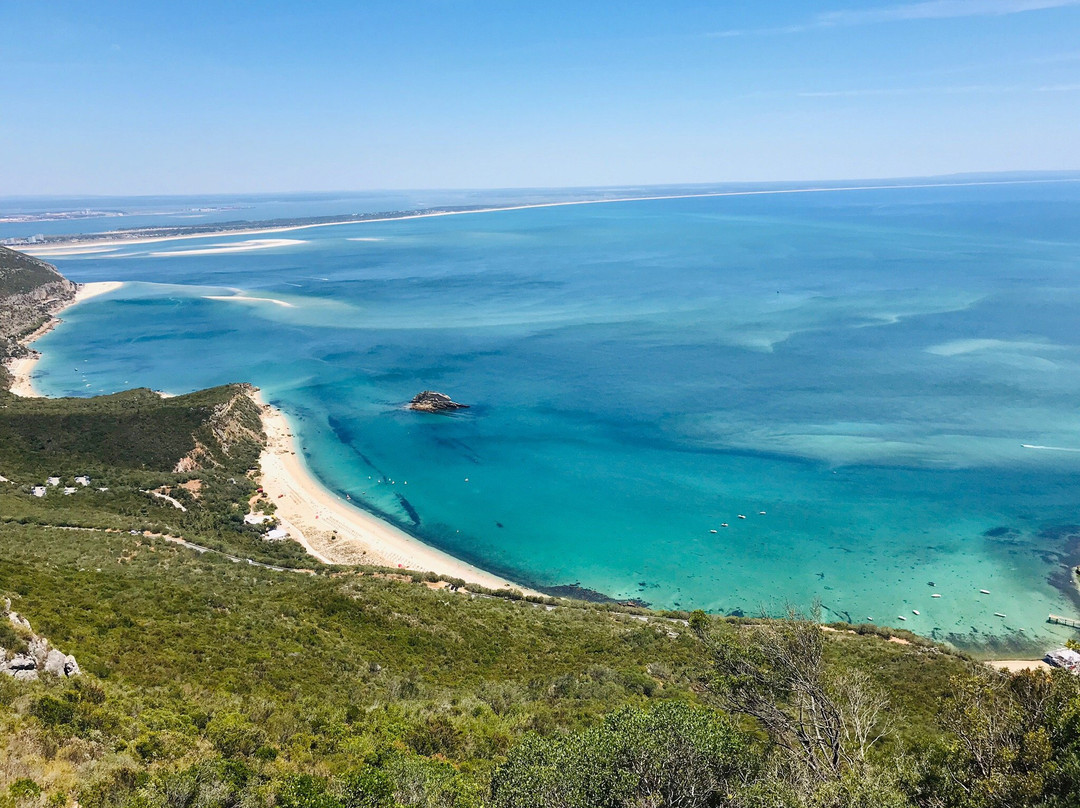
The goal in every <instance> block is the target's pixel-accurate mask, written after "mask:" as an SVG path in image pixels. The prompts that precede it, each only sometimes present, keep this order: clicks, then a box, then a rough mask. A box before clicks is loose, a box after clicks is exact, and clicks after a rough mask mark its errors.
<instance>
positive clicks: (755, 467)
mask: <svg viewBox="0 0 1080 808" xmlns="http://www.w3.org/2000/svg"><path fill="white" fill-rule="evenodd" d="M275 237H281V238H290V239H297V240H300V243H296V244H290V245H287V246H283V247H279V248H274V249H265V250H251V251H246V252H230V253H211V254H206V253H205V250H206V249H207V248H208V246H209V245H219V244H230V243H233V244H235V243H237V242H244V241H247V240H249V239H251V238H275ZM192 250H199V251H200V252H199V253H189V252H188V251H192ZM50 260H54V261H55V263H56V264H57V265H58V266H59V267H60V269H61V271H63V272H64V273H65V274H67V275H68V276H69V277H71V278H72V279H74V280H77V281H98V280H121V281H126V282H128V283H127V284H126V285H125V286H124V287H123V288H122V289H121V290H119V291H117V292H114V293H111V294H109V295H107V296H102V297H99V298H95V299H92V300H90V301H88V302H87V303H85V304H83V305H80V306H78V307H75V308H73V309H71V310H69V311H68V312H67V313H65V315H64V320H65V322H64V323H63V325H62V326H61V327H59V328H57V329H56V330H55V331H53V332H52V333H51V334H49V335H47V336H46V337H45V338H43V339H42V340H41V341H40V343H39V344H38V347H39V348H40V349H41V350H42V352H43V354H44V358H43V360H42V362H41V363H40V364H39V366H38V376H37V379H36V383H37V385H38V386H39V388H40V389H41V390H42V391H43V392H45V393H47V394H50V395H90V394H96V393H99V392H108V391H114V390H120V389H125V388H128V387H132V386H137V385H138V386H143V385H144V386H150V387H154V388H157V389H163V390H167V391H171V392H177V393H179V392H183V391H186V390H191V389H195V388H199V387H205V386H207V385H212V384H218V383H223V382H229V381H251V382H253V383H254V384H256V385H258V386H260V387H262V388H263V389H264V391H265V393H266V395H267V398H268V399H269V400H270V401H272V402H274V403H276V404H278V405H279V406H281V407H282V408H283V409H284V410H285V411H286V412H287V413H288V414H289V416H290V417H291V419H292V421H293V423H294V425H295V427H296V429H297V430H298V434H299V435H300V437H301V442H302V445H303V447H304V453H305V456H306V458H307V461H308V463H309V465H310V466H311V468H312V470H313V471H314V472H315V473H316V474H317V475H318V476H319V477H320V478H321V479H322V480H323V481H324V482H325V483H326V484H327V485H328V486H329V487H330V488H332V489H334V490H336V491H339V492H342V493H346V492H347V493H349V494H350V495H351V497H352V498H353V500H354V501H359V502H363V503H365V504H366V506H367V507H368V508H369V509H371V510H373V511H375V512H377V513H379V514H381V515H383V516H385V517H386V518H388V519H391V520H393V521H395V522H396V523H398V524H399V525H401V526H402V527H404V528H405V529H406V530H408V531H409V532H411V533H413V534H414V535H417V536H419V537H421V538H422V539H424V540H425V541H428V542H429V543H431V544H434V545H437V546H438V547H440V548H442V549H444V550H446V551H448V552H450V553H452V554H454V555H457V556H460V557H463V558H466V559H468V560H470V561H472V562H474V563H476V564H478V565H480V566H482V567H486V568H489V569H492V570H495V571H498V572H501V573H504V574H507V575H509V576H511V577H512V578H514V579H516V580H518V581H521V582H523V583H529V584H534V585H538V586H557V585H564V584H579V585H580V586H582V587H586V588H590V589H594V590H597V591H600V592H603V593H605V594H607V595H611V596H614V597H619V598H640V599H642V600H645V601H648V602H649V603H651V604H653V605H655V606H661V607H682V608H697V607H700V608H705V609H709V610H714V611H719V612H725V613H730V612H739V611H741V612H744V613H747V614H753V613H757V612H759V611H761V610H762V609H764V610H766V611H769V612H778V611H782V610H783V609H784V608H785V605H786V604H789V603H790V604H794V605H797V606H802V607H807V606H808V605H809V604H810V603H812V602H813V600H814V599H816V598H817V599H820V600H821V602H822V604H823V606H824V608H825V610H826V616H827V617H832V618H834V619H851V620H853V621H855V622H862V621H864V620H866V619H867V618H869V617H872V618H873V619H874V621H875V622H878V623H882V624H891V625H899V626H903V627H905V628H908V629H911V630H914V631H918V632H920V633H923V634H927V635H932V636H935V637H938V638H940V639H948V640H951V641H953V642H956V643H958V644H962V645H966V646H980V645H985V644H988V643H989V644H995V643H996V644H999V645H1001V644H1010V643H1011V644H1013V645H1015V646H1016V647H1017V648H1020V647H1021V646H1024V645H1025V644H1030V645H1031V646H1032V647H1035V646H1039V647H1041V646H1043V645H1048V644H1052V643H1056V642H1060V641H1061V640H1062V639H1063V638H1064V637H1066V636H1069V632H1068V631H1067V630H1065V629H1060V628H1056V627H1053V626H1050V625H1047V624H1046V616H1047V613H1048V612H1054V613H1061V614H1069V615H1074V616H1075V615H1076V613H1077V608H1078V607H1077V603H1076V601H1077V598H1076V590H1075V588H1074V587H1073V586H1072V585H1071V584H1070V583H1069V579H1068V571H1067V569H1066V568H1065V567H1064V565H1065V564H1067V563H1069V562H1070V561H1071V562H1072V563H1077V560H1078V559H1077V558H1076V556H1077V555H1078V550H1080V527H1073V526H1074V525H1078V524H1080V475H1078V472H1080V413H1078V407H1077V403H1078V401H1080V372H1078V371H1080V320H1078V314H1080V184H1078V183H1075V182H1073V183H1068V182H1062V183H1046V184H1036V185H1002V186H984V187H971V188H956V187H954V188H924V189H905V190H897V189H893V190H873V191H851V192H844V191H836V192H829V193H817V194H786V195H765V196H739V197H724V198H708V199H679V200H657V201H635V202H628V203H613V204H600V205H581V206H570V207H549V208H539V209H531V210H518V211H500V212H494V213H482V214H468V215H460V216H446V217H437V218H427V219H414V220H406V221H396V222H377V223H375V222H373V223H365V224H359V225H345V226H335V227H325V228H315V229H307V230H298V231H293V232H289V233H281V234H274V235H272V236H270V235H267V236H230V237H215V238H210V239H206V238H203V239H198V240H182V241H169V242H160V243H151V244H141V245H129V246H127V247H123V248H120V249H117V250H115V251H113V252H110V253H93V254H86V255H81V256H70V257H65V258H56V259H50ZM238 294H239V295H243V296H248V297H258V298H267V300H258V301H249V300H228V299H225V300H220V299H211V297H221V296H224V297H228V296H234V295H238ZM274 301H277V302H274ZM282 304H287V305H282ZM76 368H77V370H76ZM423 389H436V390H440V391H443V392H446V393H448V394H450V395H452V396H453V397H454V398H455V399H457V400H460V401H464V402H466V403H470V404H471V405H472V408H471V409H469V410H466V411H462V412H461V413H459V414H455V415H453V416H430V415H423V414H418V413H412V412H408V411H406V410H404V409H403V408H402V404H403V403H404V402H405V401H407V400H408V399H409V398H410V397H411V396H412V395H414V394H415V393H416V392H418V391H420V390H423ZM1024 444H1028V445H1033V446H1043V447H1054V448H1052V449H1036V448H1024V446H1023V445H1024ZM391 481H393V482H392V483H391ZM761 511H764V512H765V513H764V514H761V513H760V512H761ZM739 514H742V515H745V516H746V518H745V519H740V518H738V515H739ZM725 522H726V523H727V524H728V525H729V526H728V527H726V528H725V527H721V524H722V523H725ZM713 530H715V531H717V532H715V533H713V532H711V531H713ZM931 582H932V585H931ZM980 589H987V590H990V593H991V594H990V595H983V594H980V591H979V590H980ZM933 594H940V595H941V597H940V598H932V597H931V595H933ZM913 610H918V611H919V612H920V615H918V616H916V615H914V614H913ZM995 612H997V613H1001V614H1005V615H1006V617H1004V618H1002V617H997V616H995ZM901 615H903V616H904V617H906V618H907V620H906V621H901V620H900V619H899V617H900V616H901Z"/></svg>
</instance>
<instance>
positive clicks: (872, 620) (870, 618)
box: [866, 617, 874, 623]
mask: <svg viewBox="0 0 1080 808" xmlns="http://www.w3.org/2000/svg"><path fill="white" fill-rule="evenodd" d="M866 619H867V620H869V621H870V622H871V623H873V622H874V618H872V617H868V618H866Z"/></svg>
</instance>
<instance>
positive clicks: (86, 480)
mask: <svg viewBox="0 0 1080 808" xmlns="http://www.w3.org/2000/svg"><path fill="white" fill-rule="evenodd" d="M75 482H77V483H78V484H79V485H81V486H83V487H84V488H85V487H86V486H88V485H90V478H89V477H87V476H86V475H85V474H80V475H79V476H78V477H76V478H75Z"/></svg>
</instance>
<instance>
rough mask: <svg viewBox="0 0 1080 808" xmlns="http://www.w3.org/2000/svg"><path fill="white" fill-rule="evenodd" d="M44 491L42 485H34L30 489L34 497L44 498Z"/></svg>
mask: <svg viewBox="0 0 1080 808" xmlns="http://www.w3.org/2000/svg"><path fill="white" fill-rule="evenodd" d="M45 491H46V488H45V486H43V485H35V486H34V487H33V488H31V489H30V493H31V494H32V495H33V496H35V497H43V496H45Z"/></svg>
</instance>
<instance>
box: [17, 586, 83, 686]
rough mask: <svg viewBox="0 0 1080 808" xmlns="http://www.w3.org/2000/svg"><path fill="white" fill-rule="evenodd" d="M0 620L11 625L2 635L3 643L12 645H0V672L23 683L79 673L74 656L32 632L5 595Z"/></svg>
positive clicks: (27, 622)
mask: <svg viewBox="0 0 1080 808" xmlns="http://www.w3.org/2000/svg"><path fill="white" fill-rule="evenodd" d="M0 620H3V621H4V622H5V624H6V625H5V628H6V627H7V626H8V625H10V626H11V630H10V631H5V632H4V635H3V636H5V637H6V639H5V640H4V642H6V643H7V644H8V645H11V646H13V647H12V648H3V647H0V674H7V675H8V676H11V677H14V678H15V679H18V680H20V681H24V682H29V681H33V680H35V679H38V678H39V677H41V676H42V675H45V674H48V675H50V676H59V677H67V676H78V675H79V673H80V672H81V671H80V670H79V663H78V662H76V661H75V657H73V656H72V655H71V654H65V653H64V652H63V651H60V650H58V649H56V648H53V647H52V646H51V645H50V644H49V641H48V640H47V639H45V638H44V637H42V636H40V635H38V634H35V633H34V630H33V629H32V628H31V627H30V621H29V620H27V619H26V618H25V617H23V616H22V615H20V614H18V613H17V612H13V611H11V601H10V600H8V599H6V598H5V600H4V609H3V612H2V613H0Z"/></svg>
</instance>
